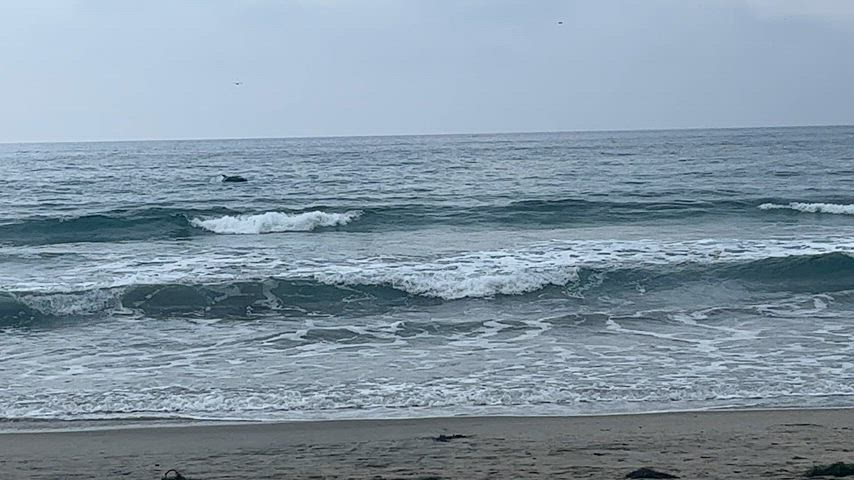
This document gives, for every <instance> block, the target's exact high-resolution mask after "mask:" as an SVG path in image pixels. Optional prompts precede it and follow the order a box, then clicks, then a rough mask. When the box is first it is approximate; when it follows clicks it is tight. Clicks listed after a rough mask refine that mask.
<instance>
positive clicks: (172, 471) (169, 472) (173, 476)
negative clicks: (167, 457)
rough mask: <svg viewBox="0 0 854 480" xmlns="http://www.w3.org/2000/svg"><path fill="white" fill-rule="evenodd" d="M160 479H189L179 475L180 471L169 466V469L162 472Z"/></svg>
mask: <svg viewBox="0 0 854 480" xmlns="http://www.w3.org/2000/svg"><path fill="white" fill-rule="evenodd" d="M170 475H171V476H170ZM161 480H189V479H188V478H187V477H185V476H183V475H181V472H179V471H178V470H175V469H174V468H171V469H169V470H166V473H164V474H163V477H161Z"/></svg>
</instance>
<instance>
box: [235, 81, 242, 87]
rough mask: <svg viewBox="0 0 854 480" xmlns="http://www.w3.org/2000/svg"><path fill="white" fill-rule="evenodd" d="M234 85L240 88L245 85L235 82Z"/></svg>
mask: <svg viewBox="0 0 854 480" xmlns="http://www.w3.org/2000/svg"><path fill="white" fill-rule="evenodd" d="M234 85H236V86H238V87H239V86H241V85H243V82H234Z"/></svg>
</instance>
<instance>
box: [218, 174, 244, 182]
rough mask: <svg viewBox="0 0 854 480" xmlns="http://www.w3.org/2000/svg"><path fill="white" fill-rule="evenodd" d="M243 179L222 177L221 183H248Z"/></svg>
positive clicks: (231, 176) (238, 176) (239, 177)
mask: <svg viewBox="0 0 854 480" xmlns="http://www.w3.org/2000/svg"><path fill="white" fill-rule="evenodd" d="M248 181H249V180H247V179H246V178H245V177H241V176H240V175H223V176H222V183H238V182H248Z"/></svg>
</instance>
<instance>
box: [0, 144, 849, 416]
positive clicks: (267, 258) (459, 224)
mask: <svg viewBox="0 0 854 480" xmlns="http://www.w3.org/2000/svg"><path fill="white" fill-rule="evenodd" d="M221 174H228V175H231V174H240V175H243V176H244V177H246V178H248V179H249V181H248V182H246V183H222V182H221V181H220V180H221V177H220V175H221ZM0 175H2V178H3V179H4V180H5V185H6V188H5V189H3V190H2V191H0V206H1V207H2V208H0V384H3V385H8V386H9V388H4V389H0V417H2V418H6V419H25V418H29V419H41V418H48V419H50V418H66V419H100V418H120V419H127V418H164V417H165V418H171V417H181V418H213V419H219V418H236V419H291V418H340V417H391V416H412V415H439V414H476V413H498V414H519V413H525V414H553V413H561V414H575V413H593V412H626V411H648V410H671V409H685V408H714V407H725V406H737V405H738V406H744V405H752V406H791V405H798V406H839V405H851V404H852V400H854V346H852V345H854V342H852V340H854V257H852V252H854V193H852V192H854V127H823V128H787V129H745V130H691V131H655V132H652V131H651V132H603V133H559V134H514V135H471V136H432V137H372V138H328V139H270V140H222V141H184V142H119V143H81V144H73V143H68V144H7V145H0Z"/></svg>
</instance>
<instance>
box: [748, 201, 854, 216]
mask: <svg viewBox="0 0 854 480" xmlns="http://www.w3.org/2000/svg"><path fill="white" fill-rule="evenodd" d="M759 209H760V210H795V211H798V212H804V213H832V214H836V215H854V205H844V204H839V203H802V202H789V203H787V204H785V205H784V204H779V203H763V204H762V205H759Z"/></svg>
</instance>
